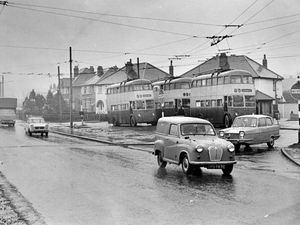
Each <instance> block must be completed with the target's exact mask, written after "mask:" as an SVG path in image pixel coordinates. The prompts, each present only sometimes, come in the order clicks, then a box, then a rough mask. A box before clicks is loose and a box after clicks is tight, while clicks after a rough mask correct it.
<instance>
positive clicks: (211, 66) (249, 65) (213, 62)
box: [181, 55, 283, 80]
mask: <svg viewBox="0 0 300 225" xmlns="http://www.w3.org/2000/svg"><path fill="white" fill-rule="evenodd" d="M227 60H228V64H229V67H230V69H242V70H247V71H249V72H250V73H251V74H252V76H253V77H254V78H266V79H276V80H283V77H282V76H280V75H278V74H277V73H275V72H273V71H272V70H270V69H268V68H266V67H264V66H263V65H261V64H260V63H258V62H256V61H254V60H253V59H250V58H249V57H247V56H244V55H230V56H227ZM218 69H220V67H219V56H214V57H212V58H211V59H209V60H207V61H206V62H204V63H202V64H200V65H198V66H196V67H195V68H193V69H191V70H189V71H187V72H185V73H184V74H182V75H181V76H183V77H194V76H198V75H201V74H205V73H212V72H214V71H216V70H218Z"/></svg>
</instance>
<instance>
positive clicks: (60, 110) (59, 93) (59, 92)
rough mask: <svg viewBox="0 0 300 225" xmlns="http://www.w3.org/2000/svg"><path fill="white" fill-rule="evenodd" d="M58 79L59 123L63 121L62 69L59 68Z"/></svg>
mask: <svg viewBox="0 0 300 225" xmlns="http://www.w3.org/2000/svg"><path fill="white" fill-rule="evenodd" d="M57 77H58V89H57V95H58V110H59V122H61V121H62V106H61V83H60V68H59V66H58V67H57Z"/></svg>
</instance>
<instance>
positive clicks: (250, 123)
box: [232, 117, 257, 127]
mask: <svg viewBox="0 0 300 225" xmlns="http://www.w3.org/2000/svg"><path fill="white" fill-rule="evenodd" d="M256 125H257V118H253V117H237V118H235V120H234V121H233V124H232V126H233V127H256Z"/></svg>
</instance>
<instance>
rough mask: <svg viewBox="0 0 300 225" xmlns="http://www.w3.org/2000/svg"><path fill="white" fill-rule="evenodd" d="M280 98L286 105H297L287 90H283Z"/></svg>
mask: <svg viewBox="0 0 300 225" xmlns="http://www.w3.org/2000/svg"><path fill="white" fill-rule="evenodd" d="M282 96H283V98H284V100H285V102H286V103H297V102H298V101H297V100H296V99H294V98H293V97H292V95H291V93H290V91H289V90H285V91H283V92H282Z"/></svg>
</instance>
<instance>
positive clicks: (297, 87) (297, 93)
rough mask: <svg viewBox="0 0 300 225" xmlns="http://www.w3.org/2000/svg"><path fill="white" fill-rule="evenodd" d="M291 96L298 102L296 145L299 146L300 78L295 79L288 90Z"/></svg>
mask: <svg viewBox="0 0 300 225" xmlns="http://www.w3.org/2000/svg"><path fill="white" fill-rule="evenodd" d="M290 93H291V96H292V97H293V98H294V99H296V100H298V124H299V127H298V144H300V77H299V76H298V77H297V82H296V83H295V84H294V85H293V86H292V87H291V89H290Z"/></svg>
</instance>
